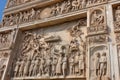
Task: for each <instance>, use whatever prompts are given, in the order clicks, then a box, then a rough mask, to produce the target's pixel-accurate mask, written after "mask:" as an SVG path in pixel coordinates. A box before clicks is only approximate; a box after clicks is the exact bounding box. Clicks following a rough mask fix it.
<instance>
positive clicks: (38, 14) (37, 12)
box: [36, 9, 41, 20]
mask: <svg viewBox="0 0 120 80" xmlns="http://www.w3.org/2000/svg"><path fill="white" fill-rule="evenodd" d="M40 13H41V10H40V9H39V10H37V11H36V19H37V20H38V19H40Z"/></svg>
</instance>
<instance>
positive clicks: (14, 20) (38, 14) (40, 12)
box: [2, 0, 106, 30]
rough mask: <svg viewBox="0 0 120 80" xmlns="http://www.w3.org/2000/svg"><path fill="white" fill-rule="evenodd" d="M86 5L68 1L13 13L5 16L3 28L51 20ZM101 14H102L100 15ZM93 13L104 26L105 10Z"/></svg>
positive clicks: (78, 0) (79, 0)
mask: <svg viewBox="0 0 120 80" xmlns="http://www.w3.org/2000/svg"><path fill="white" fill-rule="evenodd" d="M12 1H14V0H12ZM94 2H95V3H96V2H98V3H101V2H104V0H103V1H100V0H99V1H94ZM14 3H15V2H14ZM86 3H87V1H86V0H73V1H72V0H66V1H63V2H60V3H56V4H54V5H52V6H48V7H45V8H39V9H38V8H37V9H36V8H32V9H28V10H26V11H21V12H19V13H12V14H9V15H5V16H4V18H3V21H2V27H4V26H6V27H7V26H13V25H18V24H22V23H26V22H31V21H33V20H34V21H36V20H40V19H44V18H49V17H53V16H57V15H62V14H65V13H69V12H73V11H77V10H80V9H84V8H86ZM89 4H90V3H89ZM91 4H92V3H91ZM99 12H100V14H99ZM93 13H94V15H92V17H95V14H96V15H99V16H98V17H96V19H97V21H98V24H101V25H102V22H103V20H104V17H105V15H104V11H103V10H102V11H101V9H100V10H96V11H95V12H93ZM91 14H92V13H91ZM93 21H94V20H93ZM104 27H106V26H105V25H104V26H103V25H102V26H101V27H100V29H101V28H104ZM90 30H91V29H90Z"/></svg>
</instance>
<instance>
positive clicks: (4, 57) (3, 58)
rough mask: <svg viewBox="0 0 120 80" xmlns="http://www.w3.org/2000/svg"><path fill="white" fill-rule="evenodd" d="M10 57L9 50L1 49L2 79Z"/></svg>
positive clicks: (0, 76) (0, 66)
mask: <svg viewBox="0 0 120 80" xmlns="http://www.w3.org/2000/svg"><path fill="white" fill-rule="evenodd" d="M8 58H9V52H7V51H0V80H1V79H2V77H3V74H4V71H5V69H6V66H7V61H8Z"/></svg>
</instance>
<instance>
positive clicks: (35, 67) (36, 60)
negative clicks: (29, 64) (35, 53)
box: [32, 57, 39, 76]
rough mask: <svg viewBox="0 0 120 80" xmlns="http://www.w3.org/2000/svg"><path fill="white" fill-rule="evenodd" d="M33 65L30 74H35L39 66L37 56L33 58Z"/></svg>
mask: <svg viewBox="0 0 120 80" xmlns="http://www.w3.org/2000/svg"><path fill="white" fill-rule="evenodd" d="M34 64H35V65H34V67H33V74H32V76H37V74H38V66H39V58H38V57H36V58H35V60H34Z"/></svg>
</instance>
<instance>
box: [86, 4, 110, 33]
mask: <svg viewBox="0 0 120 80" xmlns="http://www.w3.org/2000/svg"><path fill="white" fill-rule="evenodd" d="M89 18H90V20H89V23H90V24H89V27H88V35H94V34H101V33H107V32H108V27H107V23H106V15H105V7H104V6H103V7H98V8H94V9H90V15H89Z"/></svg>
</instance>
